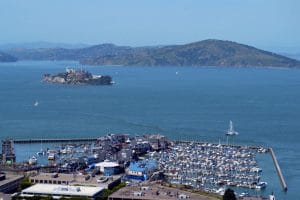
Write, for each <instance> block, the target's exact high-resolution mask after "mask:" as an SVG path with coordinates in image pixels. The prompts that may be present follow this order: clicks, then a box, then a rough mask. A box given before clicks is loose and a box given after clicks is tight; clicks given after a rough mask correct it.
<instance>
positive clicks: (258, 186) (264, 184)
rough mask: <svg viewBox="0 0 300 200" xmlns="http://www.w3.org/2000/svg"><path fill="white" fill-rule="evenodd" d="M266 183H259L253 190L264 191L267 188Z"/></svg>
mask: <svg viewBox="0 0 300 200" xmlns="http://www.w3.org/2000/svg"><path fill="white" fill-rule="evenodd" d="M267 185H268V183H267V182H259V183H257V184H256V186H255V188H256V189H259V190H260V189H265V188H266V187H267Z"/></svg>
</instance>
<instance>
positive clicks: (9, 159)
mask: <svg viewBox="0 0 300 200" xmlns="http://www.w3.org/2000/svg"><path fill="white" fill-rule="evenodd" d="M2 162H3V163H5V164H12V163H14V162H16V154H15V148H14V141H13V140H2Z"/></svg>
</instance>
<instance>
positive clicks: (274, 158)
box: [270, 148, 288, 191]
mask: <svg viewBox="0 0 300 200" xmlns="http://www.w3.org/2000/svg"><path fill="white" fill-rule="evenodd" d="M270 152H271V156H272V159H273V161H274V165H275V169H276V171H277V174H278V176H279V179H280V182H281V185H282V188H283V190H284V191H287V189H288V188H287V184H286V182H285V180H284V177H283V175H282V172H281V169H280V166H279V164H278V161H277V158H276V155H275V153H274V151H273V149H272V148H270Z"/></svg>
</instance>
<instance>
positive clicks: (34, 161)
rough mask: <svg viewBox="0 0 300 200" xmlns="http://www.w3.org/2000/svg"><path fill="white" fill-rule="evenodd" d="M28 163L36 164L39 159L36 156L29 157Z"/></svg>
mask: <svg viewBox="0 0 300 200" xmlns="http://www.w3.org/2000/svg"><path fill="white" fill-rule="evenodd" d="M28 164H29V165H35V164H37V159H36V157H34V156H32V157H31V158H29V160H28Z"/></svg>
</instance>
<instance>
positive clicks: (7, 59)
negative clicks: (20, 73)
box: [0, 52, 17, 62]
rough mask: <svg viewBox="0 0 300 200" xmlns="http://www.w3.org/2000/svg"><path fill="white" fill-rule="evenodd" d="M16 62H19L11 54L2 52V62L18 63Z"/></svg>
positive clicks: (0, 59)
mask: <svg viewBox="0 0 300 200" xmlns="http://www.w3.org/2000/svg"><path fill="white" fill-rule="evenodd" d="M16 61H17V58H15V57H13V56H11V55H9V54H6V53H3V52H0V62H16Z"/></svg>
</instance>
